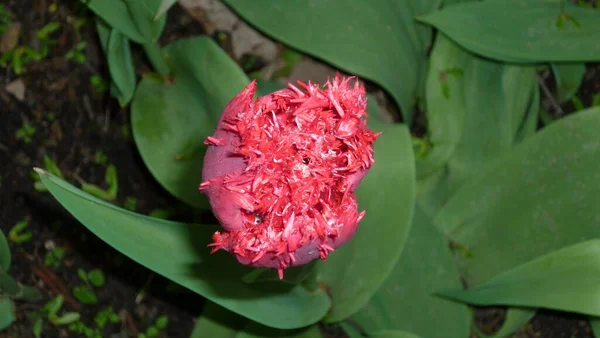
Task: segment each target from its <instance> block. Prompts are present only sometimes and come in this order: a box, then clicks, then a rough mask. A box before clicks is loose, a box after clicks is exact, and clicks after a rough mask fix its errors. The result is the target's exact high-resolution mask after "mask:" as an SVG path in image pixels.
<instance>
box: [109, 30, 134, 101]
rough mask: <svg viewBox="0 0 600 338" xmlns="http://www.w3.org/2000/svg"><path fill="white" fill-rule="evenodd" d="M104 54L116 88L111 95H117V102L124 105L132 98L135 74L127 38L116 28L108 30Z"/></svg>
mask: <svg viewBox="0 0 600 338" xmlns="http://www.w3.org/2000/svg"><path fill="white" fill-rule="evenodd" d="M106 55H107V59H108V70H109V72H110V76H111V79H112V81H113V83H114V85H115V87H116V89H117V91H116V92H115V93H113V95H115V96H117V99H118V100H119V104H120V105H121V106H122V107H124V106H126V105H127V104H129V102H130V101H131V99H132V98H133V93H134V92H135V86H136V75H135V67H134V65H133V59H132V55H131V48H130V46H129V40H128V39H127V37H125V35H123V34H122V33H121V32H120V31H118V30H116V29H112V30H111V32H110V36H109V38H108V45H107V51H106Z"/></svg>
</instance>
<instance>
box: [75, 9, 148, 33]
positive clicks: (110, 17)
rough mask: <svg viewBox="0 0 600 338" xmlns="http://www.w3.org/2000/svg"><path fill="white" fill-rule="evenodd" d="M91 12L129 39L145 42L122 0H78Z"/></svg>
mask: <svg viewBox="0 0 600 338" xmlns="http://www.w3.org/2000/svg"><path fill="white" fill-rule="evenodd" d="M80 1H81V2H82V3H83V4H85V5H86V6H87V7H88V8H89V9H91V10H92V12H94V13H96V15H98V16H99V17H100V18H102V19H103V20H104V21H106V22H107V23H108V24H109V25H110V26H111V27H112V28H114V29H116V30H118V31H120V32H121V33H123V34H124V35H125V36H127V37H128V38H129V39H131V40H133V41H135V42H138V43H144V42H146V41H145V39H144V36H143V35H142V34H141V33H140V31H139V30H138V28H137V27H136V25H135V23H134V22H133V20H132V18H131V16H130V13H129V10H128V9H127V5H126V4H125V2H124V1H123V0H80Z"/></svg>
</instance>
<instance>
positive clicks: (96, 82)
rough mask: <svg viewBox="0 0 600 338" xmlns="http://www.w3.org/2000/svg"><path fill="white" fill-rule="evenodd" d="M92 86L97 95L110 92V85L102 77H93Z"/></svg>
mask: <svg viewBox="0 0 600 338" xmlns="http://www.w3.org/2000/svg"><path fill="white" fill-rule="evenodd" d="M90 84H91V85H92V88H94V90H95V91H96V92H97V93H100V94H102V93H104V92H106V91H107V90H108V84H107V83H106V81H104V79H103V78H102V77H101V76H100V75H92V76H91V77H90Z"/></svg>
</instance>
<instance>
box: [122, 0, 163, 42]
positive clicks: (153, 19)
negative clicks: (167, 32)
mask: <svg viewBox="0 0 600 338" xmlns="http://www.w3.org/2000/svg"><path fill="white" fill-rule="evenodd" d="M122 1H123V2H124V3H125V4H126V5H127V9H128V10H129V13H130V18H131V21H132V22H133V23H134V24H135V26H136V27H137V30H138V31H139V32H140V34H141V35H142V36H143V37H144V41H145V43H155V42H156V40H158V38H159V37H160V35H161V34H162V31H163V29H164V26H165V23H166V15H164V13H163V15H159V7H160V6H161V2H162V0H144V1H139V0H122Z"/></svg>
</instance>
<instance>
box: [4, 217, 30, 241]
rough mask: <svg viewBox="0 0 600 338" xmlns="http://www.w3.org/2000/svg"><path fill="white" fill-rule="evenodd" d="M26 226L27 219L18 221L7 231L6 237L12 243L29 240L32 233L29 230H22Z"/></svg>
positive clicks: (27, 224)
mask: <svg viewBox="0 0 600 338" xmlns="http://www.w3.org/2000/svg"><path fill="white" fill-rule="evenodd" d="M28 226H29V221H28V220H22V221H20V222H18V223H17V224H15V225H14V226H13V227H12V228H11V229H10V231H9V232H8V239H9V240H10V241H11V242H13V243H23V242H27V241H29V240H31V238H32V237H33V234H32V233H31V232H29V231H26V232H23V231H24V230H25V228H27V227H28Z"/></svg>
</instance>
